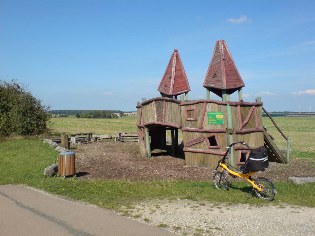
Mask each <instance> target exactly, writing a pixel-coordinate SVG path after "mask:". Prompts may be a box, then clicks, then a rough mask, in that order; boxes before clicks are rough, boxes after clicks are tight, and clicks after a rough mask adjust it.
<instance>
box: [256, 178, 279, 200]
mask: <svg viewBox="0 0 315 236" xmlns="http://www.w3.org/2000/svg"><path fill="white" fill-rule="evenodd" d="M255 184H257V185H258V186H259V187H260V188H262V191H258V190H257V189H255V188H254V191H255V193H256V196H257V197H258V198H260V199H263V200H267V201H272V200H273V199H274V198H275V194H276V189H275V187H274V185H273V183H272V182H271V181H270V180H269V179H267V178H264V177H259V178H257V179H256V180H255Z"/></svg>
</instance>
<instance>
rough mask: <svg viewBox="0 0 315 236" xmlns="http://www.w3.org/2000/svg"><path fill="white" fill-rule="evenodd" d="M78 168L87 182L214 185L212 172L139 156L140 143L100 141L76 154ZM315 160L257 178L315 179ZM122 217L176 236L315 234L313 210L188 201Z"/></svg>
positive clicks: (143, 207)
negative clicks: (206, 183) (173, 233)
mask: <svg viewBox="0 0 315 236" xmlns="http://www.w3.org/2000/svg"><path fill="white" fill-rule="evenodd" d="M75 152H76V157H77V159H76V169H77V171H78V172H79V177H80V178H85V179H127V180H130V181H137V180H146V181H150V180H166V179H170V180H193V181H211V179H212V173H211V169H207V168H198V167H191V166H186V165H185V161H184V160H183V159H180V158H173V157H170V156H167V155H166V156H155V157H153V158H144V157H141V155H140V153H139V148H138V144H137V143H119V142H117V143H114V142H105V143H104V142H99V143H91V144H87V145H80V146H78V147H77V149H75ZM314 169H315V161H314V160H313V159H294V160H292V163H291V164H290V165H284V164H278V163H270V166H269V168H268V169H267V170H266V171H265V172H262V173H260V174H259V175H262V176H265V177H268V178H270V179H271V180H272V181H283V182H286V181H288V178H289V177H290V176H299V177H310V176H314ZM121 214H122V215H127V216H129V217H130V218H133V219H136V220H138V221H140V222H143V223H147V224H150V225H154V226H159V227H163V228H165V229H167V230H169V231H172V232H175V233H177V234H178V235H191V236H205V235H303V236H304V235H315V208H307V207H300V206H298V207H295V206H289V205H280V206H258V207H257V206H251V205H219V204H214V203H209V202H205V203H200V202H193V201H190V200H177V201H170V202H168V201H154V202H144V203H141V204H139V205H137V206H135V208H133V209H122V211H121Z"/></svg>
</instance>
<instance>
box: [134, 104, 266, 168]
mask: <svg viewBox="0 0 315 236" xmlns="http://www.w3.org/2000/svg"><path fill="white" fill-rule="evenodd" d="M227 104H228V103H227V102H220V101H212V100H200V101H191V102H182V103H180V102H179V101H176V100H171V99H165V98H155V99H151V100H149V101H146V102H144V103H142V104H141V106H138V107H137V125H138V128H139V133H140V134H141V135H143V134H144V131H143V128H144V127H145V126H148V125H163V126H168V127H177V128H182V131H183V143H184V151H185V159H186V164H187V165H192V166H204V167H210V168H215V167H216V165H217V162H218V160H219V159H220V158H222V155H223V154H224V153H225V151H226V146H227V145H228V131H227V127H228V117H227ZM229 104H230V107H231V113H232V123H233V130H232V133H233V140H234V141H245V142H246V143H248V144H249V145H250V146H251V147H253V148H256V147H260V146H263V145H264V137H263V132H262V130H263V127H262V104H260V103H239V102H229ZM187 110H190V111H191V113H190V115H191V114H194V116H193V119H191V118H190V119H187ZM208 112H222V114H223V124H208ZM213 135H214V136H215V137H216V140H217V143H218V147H209V141H207V139H208V138H209V137H210V136H213ZM139 136H140V135H139ZM143 140H144V139H141V141H140V146H141V149H142V152H143V153H144V152H145V142H144V141H143ZM242 150H246V149H241V148H240V147H236V150H235V152H234V156H235V159H236V162H238V159H239V156H240V152H241V151H242ZM234 164H235V163H234Z"/></svg>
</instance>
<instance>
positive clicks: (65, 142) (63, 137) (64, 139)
mask: <svg viewBox="0 0 315 236" xmlns="http://www.w3.org/2000/svg"><path fill="white" fill-rule="evenodd" d="M61 147H63V148H65V149H67V150H70V143H69V140H68V135H67V134H66V133H62V134H61Z"/></svg>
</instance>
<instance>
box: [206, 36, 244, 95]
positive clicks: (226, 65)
mask: <svg viewBox="0 0 315 236" xmlns="http://www.w3.org/2000/svg"><path fill="white" fill-rule="evenodd" d="M244 86H245V84H244V82H243V80H242V78H241V76H240V74H239V72H238V70H237V68H236V65H235V63H234V61H233V58H232V55H231V53H230V51H229V49H228V46H227V44H226V43H225V41H224V40H218V41H217V42H216V45H215V49H214V51H213V56H212V59H211V62H210V65H209V67H208V71H207V74H206V78H205V80H204V82H203V87H205V88H208V89H209V90H210V91H212V92H214V93H215V94H217V95H218V96H220V97H222V90H226V91H227V93H228V94H231V93H233V92H235V91H236V90H238V89H240V88H242V87H244Z"/></svg>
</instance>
